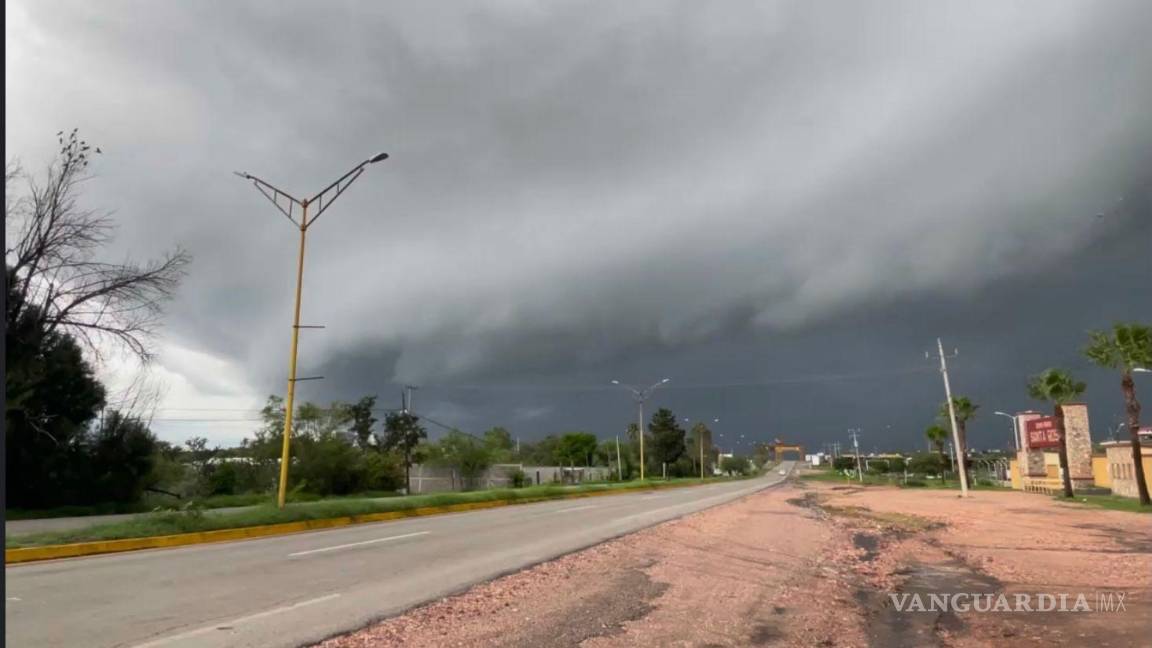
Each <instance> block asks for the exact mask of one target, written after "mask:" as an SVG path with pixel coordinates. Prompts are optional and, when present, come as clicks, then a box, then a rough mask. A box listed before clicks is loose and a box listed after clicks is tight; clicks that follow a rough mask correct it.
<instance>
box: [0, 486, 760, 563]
mask: <svg viewBox="0 0 1152 648" xmlns="http://www.w3.org/2000/svg"><path fill="white" fill-rule="evenodd" d="M744 477H745V476H744V475H741V476H739V477H713V478H709V479H704V480H701V479H699V478H676V479H668V480H659V479H657V480H645V481H639V480H635V481H628V482H600V483H592V484H576V485H559V484H548V485H541V486H526V487H524V488H497V489H489V490H477V491H470V492H453V493H432V494H427V495H409V496H403V497H390V498H384V499H361V498H336V499H326V500H322V501H317V502H301V503H295V504H289V505H288V506H287V507H285V508H284V509H283V510H281V509H278V508H276V506H275V504H274V502H273V501H272V500H271V499H270V498H269V499H268V500H266V502H265V503H264V504H263V505H261V506H259V507H256V508H252V509H250V510H245V511H238V512H233V513H227V514H223V513H215V514H213V513H210V512H205V511H204V509H203V508H201V507H199V506H190V507H186V508H183V509H173V510H167V511H158V512H154V513H147V514H143V515H139V516H137V517H135V518H132V519H130V520H126V521H123V522H115V523H109V524H98V525H93V526H90V527H85V528H82V529H74V530H68V531H53V532H45V533H36V534H28V535H22V536H16V537H7V538H5V546H6V547H7V548H9V549H13V548H18V547H30V546H40V545H53V544H68V543H74V542H87V541H96V540H118V539H125V538H142V537H151V536H161V535H173V534H178V533H193V532H198V531H215V530H220V529H237V528H243V527H251V526H261V525H267V524H281V523H286V522H299V521H304V520H321V519H326V518H337V517H346V516H357V515H369V514H372V513H386V512H392V511H407V510H412V509H417V508H423V507H434V506H449V505H452V504H466V503H473V502H491V501H498V500H508V501H513V502H522V503H527V502H537V501H545V500H551V499H563V498H566V497H571V496H573V494H579V493H590V492H598V491H626V490H636V489H650V488H666V487H674V486H690V485H693V484H702V483H706V482H718V481H730V480H732V479H741V478H744Z"/></svg>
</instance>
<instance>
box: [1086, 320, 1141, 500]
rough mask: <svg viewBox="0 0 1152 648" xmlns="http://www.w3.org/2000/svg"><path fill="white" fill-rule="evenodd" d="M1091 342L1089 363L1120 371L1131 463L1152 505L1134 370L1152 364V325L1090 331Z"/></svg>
mask: <svg viewBox="0 0 1152 648" xmlns="http://www.w3.org/2000/svg"><path fill="white" fill-rule="evenodd" d="M1088 335H1089V337H1090V338H1091V340H1092V341H1091V343H1089V345H1088V347H1087V348H1086V349H1084V355H1086V356H1088V358H1089V359H1090V360H1092V361H1093V362H1095V363H1096V364H1098V365H1100V366H1101V367H1108V368H1109V369H1119V370H1120V390H1121V391H1122V392H1124V406H1125V410H1127V413H1128V432H1129V433H1130V434H1131V435H1132V464H1133V467H1134V468H1135V470H1136V490H1137V492H1138V494H1139V496H1140V504H1141V505H1142V506H1150V505H1152V499H1149V497H1148V483H1147V482H1146V481H1145V479H1144V460H1143V455H1142V454H1141V450H1140V401H1138V400H1136V384H1135V382H1134V381H1133V380H1132V370H1133V369H1135V368H1137V367H1148V366H1150V365H1152V326H1143V325H1141V324H1116V325H1114V326H1113V327H1112V333H1111V334H1109V333H1107V332H1104V331H1091V332H1090V333H1089V334H1088Z"/></svg>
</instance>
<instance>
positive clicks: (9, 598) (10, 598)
mask: <svg viewBox="0 0 1152 648" xmlns="http://www.w3.org/2000/svg"><path fill="white" fill-rule="evenodd" d="M20 600H22V599H21V598H20V597H19V596H9V597H8V598H6V599H4V602H5V603H7V602H8V601H20Z"/></svg>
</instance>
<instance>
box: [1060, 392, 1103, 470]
mask: <svg viewBox="0 0 1152 648" xmlns="http://www.w3.org/2000/svg"><path fill="white" fill-rule="evenodd" d="M1062 409H1063V410H1064V435H1065V437H1064V438H1065V439H1066V442H1065V443H1066V445H1067V447H1068V475H1069V476H1070V477H1071V478H1072V489H1073V490H1078V489H1081V488H1085V487H1091V486H1093V485H1095V483H1096V480H1095V479H1094V478H1093V477H1092V433H1091V431H1090V430H1089V428H1088V406H1087V405H1085V404H1083V403H1069V404H1068V405H1065V406H1063V408H1062Z"/></svg>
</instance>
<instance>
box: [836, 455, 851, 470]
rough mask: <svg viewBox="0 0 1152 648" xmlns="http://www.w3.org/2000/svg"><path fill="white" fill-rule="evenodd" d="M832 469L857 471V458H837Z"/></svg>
mask: <svg viewBox="0 0 1152 648" xmlns="http://www.w3.org/2000/svg"><path fill="white" fill-rule="evenodd" d="M832 468H833V469H835V470H856V458H855V457H836V458H835V459H833V460H832Z"/></svg>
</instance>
